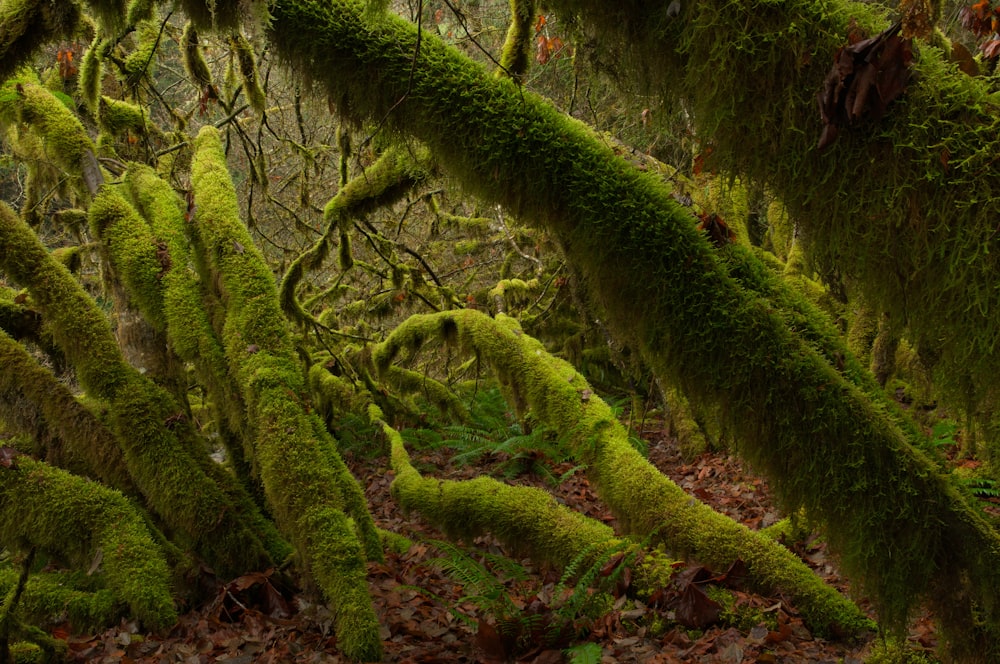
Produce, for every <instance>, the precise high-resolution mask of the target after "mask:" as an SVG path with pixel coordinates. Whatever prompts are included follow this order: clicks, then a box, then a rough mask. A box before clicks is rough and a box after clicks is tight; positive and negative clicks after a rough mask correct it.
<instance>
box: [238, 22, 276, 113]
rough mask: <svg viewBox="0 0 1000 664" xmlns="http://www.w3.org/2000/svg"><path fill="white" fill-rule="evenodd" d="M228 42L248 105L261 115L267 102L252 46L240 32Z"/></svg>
mask: <svg viewBox="0 0 1000 664" xmlns="http://www.w3.org/2000/svg"><path fill="white" fill-rule="evenodd" d="M229 44H230V46H231V47H232V49H233V51H235V53H236V61H237V63H238V64H239V67H240V76H241V77H242V78H243V92H244V93H245V94H246V96H247V101H249V102H250V107H251V108H253V110H254V111H256V113H257V114H258V115H263V114H264V110H265V109H266V107H267V102H266V100H265V98H264V90H263V88H261V84H260V77H259V76H258V74H257V61H256V58H255V57H254V52H253V47H252V46H251V45H250V42H249V41H247V38H246V37H244V36H243V34H242V33H240V32H237V33H236V34H235V35H234V36H233V37H231V38H230V40H229Z"/></svg>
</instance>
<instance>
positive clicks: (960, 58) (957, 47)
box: [949, 42, 979, 76]
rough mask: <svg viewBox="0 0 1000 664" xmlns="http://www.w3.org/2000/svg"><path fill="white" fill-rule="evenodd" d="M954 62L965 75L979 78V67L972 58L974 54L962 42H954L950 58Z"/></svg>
mask: <svg viewBox="0 0 1000 664" xmlns="http://www.w3.org/2000/svg"><path fill="white" fill-rule="evenodd" d="M949 59H950V60H951V61H952V62H954V63H955V64H957V65H958V68H959V69H961V70H962V71H963V72H964V73H966V74H968V75H969V76H979V65H978V64H977V63H976V59H975V58H974V57H972V53H971V52H970V51H969V49H967V48H966V47H965V46H964V45H963V44H961V43H960V42H953V43H952V45H951V56H950V58H949Z"/></svg>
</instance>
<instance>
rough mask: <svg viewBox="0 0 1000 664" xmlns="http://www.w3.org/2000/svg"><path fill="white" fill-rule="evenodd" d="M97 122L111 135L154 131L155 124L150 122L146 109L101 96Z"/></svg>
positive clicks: (140, 133)
mask: <svg viewBox="0 0 1000 664" xmlns="http://www.w3.org/2000/svg"><path fill="white" fill-rule="evenodd" d="M97 122H98V123H99V124H100V126H101V129H102V130H103V131H106V132H107V133H109V134H111V135H112V136H119V135H121V134H124V133H125V132H133V133H135V134H137V135H140V136H141V135H145V134H147V133H149V132H150V131H155V129H154V127H155V125H153V124H151V123H150V121H149V117H148V116H147V112H146V109H144V108H143V107H141V106H139V105H137V104H130V103H129V102H127V101H118V100H116V99H111V98H110V97H101V99H100V103H99V107H98V113H97Z"/></svg>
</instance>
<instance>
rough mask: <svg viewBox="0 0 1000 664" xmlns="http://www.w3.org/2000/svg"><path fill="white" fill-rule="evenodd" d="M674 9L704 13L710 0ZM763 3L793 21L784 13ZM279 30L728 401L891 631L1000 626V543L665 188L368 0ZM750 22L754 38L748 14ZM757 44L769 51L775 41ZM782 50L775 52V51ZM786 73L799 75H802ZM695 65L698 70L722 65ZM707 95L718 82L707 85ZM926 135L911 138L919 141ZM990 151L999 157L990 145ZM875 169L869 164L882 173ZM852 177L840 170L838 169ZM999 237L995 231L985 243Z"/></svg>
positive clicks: (364, 108) (289, 50)
mask: <svg viewBox="0 0 1000 664" xmlns="http://www.w3.org/2000/svg"><path fill="white" fill-rule="evenodd" d="M661 4H662V3H654V5H651V6H650V7H651V9H650V11H653V8H658V7H660V6H661ZM751 4H752V3H747V7H748V8H749V7H750V6H751ZM796 4H797V5H799V4H801V5H804V4H807V3H804V2H803V3H796ZM808 4H809V5H810V7H813V8H819V7H820V6H821V5H822V6H823V7H827V6H829V5H831V3H818V4H817V3H808ZM567 5H568V3H567ZM597 5H599V6H600V7H598V8H596V9H595V10H594V11H598V10H600V8H603V10H604V11H605V12H606V13H609V14H612V16H609V17H608V16H606V20H605V21H603V22H602V25H604V24H608V25H614V26H622V27H623V29H625V26H632V27H633V28H634V29H637V30H639V31H640V32H641V33H643V34H648V33H647V32H646V26H645V25H642V26H641V29H640V27H639V26H638V25H637V24H636V23H635V22H634V21H632V20H631V19H629V20H628V21H627V22H621V15H624V14H626V13H627V11H628V9H632V10H636V6H637V5H638V3H626V4H625V5H620V4H618V3H615V4H612V3H604V2H595V3H588V6H590V7H594V6H597ZM563 6H566V5H563ZM682 6H685V7H698V8H699V9H698V10H694V9H692V10H691V11H701V9H700V8H701V7H702V3H682ZM768 7H770V8H771V9H770V10H769V11H771V12H784V11H785V3H781V4H775V5H768ZM850 7H852V8H857V9H858V11H859V12H865V11H871V10H865V9H864V7H862V6H861V5H850ZM663 9H665V7H663ZM707 11H708V10H707V9H706V15H707ZM748 11H749V10H748ZM716 12H717V13H716V14H715V17H716V19H715V20H716V21H722V22H724V24H725V25H726V26H727V28H726V30H725V34H726V36H727V38H734V37H735V36H740V39H734V43H736V44H740V43H745V42H744V41H743V39H742V36H741V35H738V34H734V31H733V29H732V25H733V23H732V21H731V20H730V16H729V13H728V10H727V9H725V8H716ZM809 13H814V12H812V11H810V12H809ZM664 16H666V12H664ZM272 18H273V20H272V21H271V23H270V25H269V28H268V34H269V36H270V39H271V41H272V43H273V44H274V46H275V49H276V52H277V53H278V54H279V55H280V56H282V57H284V58H285V59H286V60H287V61H289V62H290V63H291V64H293V65H295V66H297V67H299V68H300V69H302V70H305V71H309V72H310V74H311V76H312V79H313V80H314V81H315V82H316V83H317V84H321V85H323V86H324V87H325V88H326V89H327V90H328V92H329V93H330V94H332V95H333V97H334V98H336V99H344V100H346V101H347V102H348V103H347V104H346V105H345V108H350V109H352V113H354V114H355V115H357V116H360V117H374V118H383V117H384V118H385V119H386V122H387V124H388V125H389V126H390V127H391V128H393V129H395V130H398V131H401V132H405V133H410V134H412V135H414V136H416V137H417V138H419V139H420V140H421V141H422V142H424V143H425V144H426V145H428V146H429V147H430V148H431V150H432V152H433V154H434V155H435V158H436V159H437V160H438V163H439V164H440V165H441V166H442V168H444V169H445V170H446V171H447V172H448V173H449V174H451V175H452V176H454V177H455V178H456V179H457V180H458V181H459V182H461V183H462V184H463V186H465V187H466V188H467V189H468V190H470V191H471V192H473V193H476V194H478V195H480V196H481V197H483V198H484V199H486V200H488V201H492V202H498V203H501V204H503V205H505V206H507V207H508V208H510V209H511V211H512V212H513V213H514V214H516V215H517V216H518V217H519V218H520V219H523V220H525V221H527V222H529V223H534V224H538V225H539V226H540V227H542V228H545V229H546V230H547V231H548V232H550V233H551V234H552V235H553V236H555V237H556V238H558V239H559V241H560V243H561V244H562V246H563V248H564V250H565V252H566V256H567V258H568V260H569V261H571V262H573V263H574V264H576V265H577V267H578V269H579V270H580V272H581V274H582V275H583V277H584V283H585V284H586V285H587V287H588V289H589V291H590V293H591V295H592V297H594V298H595V299H596V300H598V301H599V302H600V303H601V305H602V308H603V309H604V310H606V311H607V312H608V313H609V318H610V324H611V326H612V328H613V329H614V330H615V331H616V333H617V334H620V335H621V336H622V337H623V338H625V339H629V340H633V341H634V343H635V347H637V348H638V349H639V350H640V351H641V352H642V354H643V356H644V357H645V358H646V359H647V361H648V362H649V363H650V365H651V366H652V367H653V368H654V370H655V371H656V372H657V373H658V374H660V375H662V376H663V377H664V378H666V379H668V380H666V381H665V382H667V383H671V382H677V383H678V384H680V385H682V386H683V387H684V388H685V392H686V393H687V394H688V395H689V396H690V397H691V398H695V399H700V400H705V401H706V402H714V403H717V404H719V406H720V409H721V410H720V412H723V413H725V416H726V417H727V418H728V420H729V423H730V425H731V429H732V431H733V432H734V433H735V435H736V437H737V439H738V440H739V441H740V446H741V449H742V450H743V453H744V454H745V455H746V456H747V457H748V458H750V459H751V460H752V461H753V463H754V464H755V466H756V467H757V468H758V469H759V470H761V471H763V472H765V473H766V474H767V475H768V476H769V478H770V479H771V481H772V485H773V486H774V487H775V489H776V491H777V493H778V495H779V497H780V498H782V499H783V502H784V503H785V505H786V506H787V507H788V508H790V509H796V508H798V507H800V506H804V507H805V508H806V509H807V512H808V513H809V514H810V516H811V517H812V518H815V519H817V520H818V521H820V522H822V523H823V524H824V525H825V526H826V529H827V535H828V537H829V540H830V541H831V543H832V544H833V547H834V548H835V549H836V550H837V551H838V552H840V554H841V555H842V560H843V563H844V565H845V569H846V570H847V571H848V572H849V573H850V574H851V575H852V577H853V578H854V579H855V580H857V581H859V582H861V583H862V584H863V587H864V590H865V591H866V592H868V593H869V594H870V595H871V596H872V597H873V598H874V600H875V601H876V603H877V605H878V607H879V611H880V618H881V619H882V621H883V622H885V623H886V624H887V625H889V626H895V627H901V626H902V625H903V624H904V623H905V621H906V619H907V617H908V616H909V615H910V612H911V611H912V609H913V608H914V606H915V605H916V604H917V603H918V602H919V601H921V600H922V599H927V600H930V601H931V602H932V604H933V605H934V606H935V608H936V609H937V610H938V612H939V615H940V616H941V618H942V620H943V622H944V623H945V624H946V626H947V627H948V628H949V629H951V630H953V633H954V635H955V636H956V640H960V639H961V638H963V637H962V636H961V635H963V634H964V635H967V636H971V634H970V629H972V628H971V627H970V625H973V623H974V621H973V613H975V615H976V616H977V620H979V621H980V622H979V624H987V625H990V626H992V627H993V628H995V627H997V626H1000V605H998V603H997V601H996V598H997V597H1000V538H998V536H997V533H996V532H995V531H994V530H993V529H992V527H991V526H990V525H989V524H988V523H987V521H986V520H985V519H984V518H983V517H982V516H981V514H980V513H979V512H978V510H977V509H976V508H974V507H972V506H970V505H969V504H968V503H967V502H966V501H965V500H964V499H963V498H962V497H961V495H960V494H959V492H958V491H957V490H956V489H955V488H954V487H952V486H951V485H950V484H949V482H948V480H946V479H945V478H944V477H942V476H941V474H940V473H939V472H938V471H937V469H936V468H935V466H934V464H933V463H932V462H931V461H930V460H929V459H927V458H926V457H925V456H924V455H923V454H921V453H920V452H918V451H917V450H915V449H914V448H913V447H912V446H911V445H910V444H909V443H910V441H908V440H907V438H906V437H905V436H904V435H903V434H902V433H901V432H900V430H899V428H898V427H897V426H895V424H894V423H893V422H892V421H890V420H889V419H888V418H886V417H885V416H884V415H883V414H882V413H881V412H880V411H879V410H878V409H876V408H873V406H872V404H871V402H870V400H869V399H868V398H867V397H866V396H865V395H864V394H863V393H862V392H861V391H859V390H858V389H857V388H856V387H853V386H851V385H849V384H848V383H846V382H845V381H844V379H843V377H842V376H841V374H839V373H838V371H837V369H836V368H835V367H834V366H831V365H830V363H829V362H827V361H826V360H825V359H824V358H823V357H821V356H820V355H819V354H818V353H817V351H816V349H815V348H814V347H813V346H812V345H811V344H810V343H807V342H805V341H804V340H803V339H801V338H800V337H799V336H798V335H797V333H796V330H794V329H792V328H790V327H789V326H788V325H787V323H786V321H784V320H783V319H782V316H781V315H780V314H779V312H778V311H777V310H776V308H775V306H774V304H772V303H771V302H768V301H767V300H765V299H763V298H761V297H759V296H758V295H757V294H755V293H754V292H752V291H750V290H748V289H747V288H745V287H743V286H740V285H739V284H738V283H737V282H736V281H734V280H733V278H732V277H731V276H730V274H729V273H728V270H727V269H726V267H725V266H724V265H723V263H721V262H720V261H719V260H718V258H717V256H716V251H715V249H714V248H713V247H712V245H711V244H710V243H709V242H708V241H707V239H706V238H705V237H704V236H703V235H702V234H701V233H699V232H698V231H697V230H696V228H695V222H694V220H693V219H692V218H691V215H690V213H689V212H688V211H687V210H686V209H685V208H683V207H681V206H680V205H679V204H678V203H677V202H676V201H675V200H674V199H673V198H672V196H671V192H670V190H669V189H668V188H667V187H666V186H665V185H664V184H663V183H662V182H660V181H657V180H656V179H655V178H654V177H652V176H651V175H648V174H644V173H640V172H638V171H637V170H636V169H634V168H632V167H630V166H628V165H627V164H626V163H625V162H623V161H622V160H620V159H618V158H616V157H615V156H614V154H613V153H612V152H611V150H609V149H608V148H607V147H606V146H605V145H603V144H602V142H601V141H600V140H599V139H598V138H597V137H595V136H594V134H593V133H592V132H591V131H590V130H588V129H587V128H585V127H584V126H583V125H581V124H579V123H577V122H574V121H573V120H571V119H569V118H567V117H565V116H563V115H561V114H560V113H559V112H557V111H556V110H555V109H553V108H552V107H550V106H548V105H547V104H545V103H544V102H542V101H541V100H539V99H538V98H536V97H534V96H532V95H530V94H528V93H525V92H523V91H521V90H518V89H517V88H516V87H515V86H514V85H513V84H512V83H509V82H507V81H503V80H497V79H496V78H495V77H493V76H491V75H490V74H489V73H488V72H486V71H485V70H484V69H483V68H481V67H479V66H477V65H474V64H472V63H471V62H469V61H468V60H466V59H465V58H463V57H462V56H461V55H459V54H458V53H457V52H455V51H454V50H452V49H450V48H449V47H447V46H446V45H444V44H443V43H441V42H440V41H438V40H436V39H434V38H433V37H431V36H428V35H424V36H423V37H422V41H421V51H420V53H421V57H420V59H419V60H418V61H417V62H416V63H414V62H413V58H412V53H413V48H414V42H415V40H416V33H415V29H414V27H413V26H412V25H410V24H407V23H405V22H403V21H401V20H397V19H394V18H392V17H385V18H383V19H382V20H380V21H378V22H377V23H371V22H366V21H365V20H364V18H363V16H362V10H361V4H360V3H355V2H351V1H349V0H343V1H337V2H319V1H317V0H283V1H282V2H278V3H276V4H275V6H274V7H273V8H272ZM745 18H746V20H747V21H749V22H750V23H751V24H752V25H758V18H757V16H755V15H754V14H753V13H752V12H749V13H748V16H747V17H745ZM844 23H845V24H846V18H845V20H844ZM782 24H783V25H787V23H784V22H783V23H782ZM821 24H822V25H827V22H826V21H825V20H824V21H823V22H822V23H821ZM649 25H662V20H660V19H658V20H657V21H650V22H649ZM802 25H809V21H803V22H802ZM678 29H679V28H678ZM766 38H767V42H766V43H769V44H774V42H775V41H776V40H778V39H779V35H778V34H774V35H770V34H769V35H766ZM826 39H827V40H830V39H832V37H830V36H829V35H828V36H827V37H826ZM714 41H716V40H710V42H709V43H712V42H714ZM685 43H692V42H688V41H687V40H686V41H685ZM797 43H801V42H797ZM813 44H814V42H809V43H808V44H807V45H806V46H804V47H803V48H802V49H801V51H802V54H805V53H809V52H811V51H812V48H813ZM778 47H780V48H781V49H782V50H783V51H784V45H783V44H781V45H779V46H778ZM709 48H710V47H709V46H707V45H698V50H699V52H705V53H704V55H703V57H704V58H705V61H706V62H713V61H714V60H713V57H712V55H711V53H708V52H707V51H706V49H709ZM663 50H667V49H663ZM928 62H930V61H928ZM788 66H789V67H790V68H792V69H793V70H794V67H795V65H794V62H792V63H789V65H788ZM928 66H930V65H928ZM702 69H703V71H704V73H705V74H706V76H707V73H708V72H709V71H712V70H711V68H708V67H703V68H702ZM778 72H782V69H781V67H777V68H774V63H771V64H769V65H768V68H767V72H766V73H767V76H768V77H769V80H770V78H775V77H781V76H784V75H785V74H784V73H778ZM926 73H927V76H926V77H925V78H926V79H934V80H942V81H945V82H946V84H947V85H951V86H952V87H951V88H950V90H951V91H952V92H955V88H956V87H962V88H968V87H969V86H975V85H977V84H974V83H966V82H963V81H956V79H955V74H954V72H952V73H948V72H947V71H945V70H944V68H943V66H939V67H938V68H937V70H933V69H928V70H926ZM714 75H715V74H714V73H713V76H714ZM754 80H755V79H754V78H753V77H752V76H751V77H748V78H746V79H745V81H744V83H745V84H746V85H754ZM922 80H923V79H922ZM701 84H702V85H704V86H705V88H706V89H708V90H714V89H716V85H715V84H714V83H713V82H712V81H711V80H704V81H701ZM806 88H807V89H805V90H800V91H791V92H794V94H795V95H796V99H799V98H800V97H809V98H812V97H813V95H814V94H815V92H814V89H808V86H806ZM781 89H787V88H785V87H784V86H782V88H781ZM949 94H951V93H949ZM750 97H753V98H754V99H755V100H756V101H757V102H758V103H760V104H765V105H766V106H767V107H768V108H769V109H770V110H771V111H773V110H774V109H775V108H783V107H782V106H780V105H779V106H778V107H776V106H775V105H774V100H773V99H767V100H765V99H763V98H761V97H759V96H757V93H756V91H755V90H748V91H747V92H746V94H742V95H740V94H738V95H735V96H731V97H729V98H727V100H726V101H725V104H724V105H725V107H726V108H734V109H735V108H738V105H737V106H734V105H733V99H742V100H745V99H747V98H750ZM400 99H404V103H397V102H398V101H399V100H400ZM810 103H813V102H810ZM929 103H930V102H929ZM933 103H934V104H938V102H937V101H934V102H933ZM966 107H967V103H966V102H963V103H962V104H961V105H960V106H959V105H956V106H955V108H966ZM390 110H391V112H390ZM734 112H735V111H734ZM811 113H813V114H815V111H811ZM751 116H752V115H751ZM773 122H774V123H775V124H779V123H780V122H781V119H780V118H779V119H777V120H774V121H773ZM793 126H797V125H794V124H793ZM738 129H739V131H737V132H735V133H734V137H737V138H734V140H737V141H744V140H745V138H746V137H747V136H755V137H760V136H762V135H765V133H764V132H758V131H757V129H758V128H757V127H754V128H753V129H752V130H747V129H746V128H745V127H739V128H738ZM816 129H817V133H818V130H819V127H816ZM949 131H954V126H952V127H951V128H950V129H949ZM803 136H804V135H803ZM918 139H919V141H918ZM977 140H979V139H977ZM796 141H797V142H796V145H797V146H798V149H800V150H802V151H805V152H808V151H809V150H810V149H811V147H812V138H811V137H805V136H804V137H803V138H800V139H796ZM922 141H923V138H921V137H918V136H914V140H913V141H911V143H914V144H916V142H922ZM932 143H933V142H928V145H930V144H932ZM846 144H847V142H846V141H845V145H846ZM979 145H985V146H989V145H991V139H990V140H985V139H984V140H981V141H980V142H979ZM834 149H835V150H840V149H842V148H841V147H840V146H839V145H838V146H836V147H835V148H834ZM857 149H858V150H863V149H864V148H863V145H860V144H859V145H858V146H857ZM952 153H954V150H953V151H952ZM765 154H770V149H769V150H765ZM977 154H979V153H978V152H977ZM938 157H939V155H937V156H935V159H938ZM989 158H990V159H991V158H992V157H989ZM778 161H779V160H770V161H769V162H768V163H769V164H776V163H778ZM890 161H891V163H892V164H893V165H894V168H893V169H888V168H887V169H886V170H887V171H888V170H895V166H897V165H898V164H900V163H901V160H890ZM865 163H868V162H865ZM905 163H909V161H906V162H905ZM938 163H940V160H938ZM974 163H976V164H978V163H979V162H978V161H975V162H974ZM879 168H881V166H879V165H878V164H874V163H873V164H872V166H871V169H872V171H873V177H876V178H877V173H874V171H877V170H878V169H879ZM970 168H972V167H970ZM975 168H978V166H976V167H975ZM856 171H857V169H856V168H855V167H854V166H848V167H845V168H841V169H839V170H838V172H842V173H844V174H845V176H846V175H847V174H852V173H855V172H856ZM824 172H825V171H824ZM852 178H853V176H852ZM854 181H855V180H853V179H852V182H854ZM851 190H852V189H851V187H850V186H847V185H845V186H844V187H843V188H842V191H841V192H830V195H828V196H824V197H821V198H819V197H818V198H816V199H815V201H817V205H823V206H829V207H836V206H837V205H839V204H840V202H842V201H843V200H844V198H845V197H844V196H842V195H840V194H841V193H843V192H846V191H851ZM887 191H888V189H887ZM969 191H978V190H977V189H976V188H975V187H973V188H971V189H969ZM847 198H850V196H847ZM997 200H1000V198H998V199H997ZM903 208H904V209H909V206H908V205H906V206H903ZM859 218H863V216H862V217H859ZM940 218H941V219H947V218H948V216H947V215H942V216H941V217H940ZM990 218H991V219H994V218H995V215H992V216H990ZM623 220H625V221H623ZM994 228H995V222H993V223H991V225H990V232H992V231H993V229H994ZM894 241H895V240H894V239H890V240H888V241H886V242H884V244H883V246H892V245H893V242H894ZM994 254H996V252H994ZM994 254H991V255H994ZM996 255H1000V254H996ZM990 283H991V284H992V283H993V281H992V280H991V281H990ZM990 288H991V291H990V292H992V293H996V292H997V291H996V289H995V288H992V285H991V286H990ZM957 543H961V544H957ZM963 579H965V580H963ZM993 643H994V644H996V643H1000V640H997V639H994V640H993Z"/></svg>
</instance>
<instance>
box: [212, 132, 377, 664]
mask: <svg viewBox="0 0 1000 664" xmlns="http://www.w3.org/2000/svg"><path fill="white" fill-rule="evenodd" d="M192 183H193V186H194V201H195V207H196V210H197V212H196V217H195V220H196V222H197V224H198V226H199V230H200V232H201V236H202V238H203V240H204V243H205V250H206V252H207V254H208V258H209V260H210V262H211V264H212V265H213V268H214V269H215V270H216V272H217V273H218V275H219V277H220V280H221V285H222V289H223V291H224V299H225V305H226V321H225V325H224V330H223V333H224V340H225V350H226V357H227V359H228V361H229V363H230V365H231V366H232V367H233V371H234V373H235V375H237V377H238V378H239V382H240V384H241V386H242V388H243V391H244V398H245V401H246V404H247V409H248V414H249V416H250V418H251V420H252V425H253V429H254V438H253V449H252V455H250V457H251V459H252V461H253V464H254V467H255V470H256V471H257V472H258V473H259V475H260V478H261V480H262V482H263V485H264V491H265V494H266V496H267V499H268V504H269V505H270V507H271V509H272V511H273V513H274V516H275V519H276V520H277V523H278V525H279V527H280V528H281V529H282V530H283V531H284V532H285V533H287V534H288V536H289V537H290V538H291V540H292V542H293V543H294V544H295V545H296V547H297V548H298V550H299V553H300V554H301V556H302V558H303V561H304V563H305V565H306V567H307V569H308V570H309V572H310V573H311V575H312V577H313V578H314V579H315V580H316V581H317V583H318V585H319V586H320V588H321V589H322V591H323V594H324V595H325V597H326V599H327V600H328V601H329V602H330V604H331V606H332V608H333V610H334V614H335V616H336V630H337V634H338V637H339V639H340V643H339V645H340V647H341V649H342V650H343V651H344V653H345V654H347V655H348V656H349V657H351V658H353V659H359V660H371V659H378V658H380V657H381V656H382V644H381V641H380V639H379V630H378V621H377V619H376V617H375V614H374V611H373V608H372V604H371V600H370V598H369V597H368V589H367V585H366V584H367V582H366V578H365V576H366V570H365V555H366V554H367V556H368V557H369V558H371V559H379V558H381V555H382V554H381V544H380V542H379V539H378V534H377V532H376V530H375V527H374V523H373V522H372V519H371V516H370V515H369V514H368V511H367V507H366V505H365V502H364V495H363V494H362V492H361V489H360V487H359V486H358V484H357V482H356V481H355V479H354V478H353V477H352V476H351V474H350V471H349V470H348V469H347V467H346V466H345V465H344V463H343V460H342V459H341V458H340V456H339V454H337V452H336V449H335V445H334V442H333V440H332V438H331V437H330V435H329V434H328V433H327V432H326V430H325V428H324V427H323V425H322V422H320V420H319V419H318V417H317V416H316V415H315V414H314V413H309V412H307V410H306V409H305V407H304V403H303V399H304V397H305V395H306V390H305V379H304V376H303V374H302V370H301V368H300V367H299V364H298V360H297V357H296V355H295V351H294V348H293V345H292V341H291V336H290V334H289V332H288V324H287V322H286V320H285V318H284V316H283V315H282V312H281V309H280V307H279V306H278V293H277V289H276V288H275V283H274V276H273V275H272V274H271V271H270V269H269V268H268V267H267V264H266V263H265V262H264V259H263V256H262V255H261V254H260V253H259V250H258V249H257V248H256V247H255V246H254V245H253V241H252V239H251V237H250V234H249V233H248V231H247V229H246V227H244V226H243V224H242V222H241V221H240V219H239V214H238V207H237V202H236V193H235V191H234V189H233V185H232V181H231V179H230V176H229V172H228V170H227V167H226V159H225V155H224V153H223V150H222V143H221V140H220V137H219V133H218V131H217V130H215V129H214V128H211V127H206V128H203V129H202V130H201V132H200V133H199V135H198V138H197V140H196V143H195V156H194V160H193V162H192ZM345 512H347V513H349V514H350V517H348V516H347V514H345Z"/></svg>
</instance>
